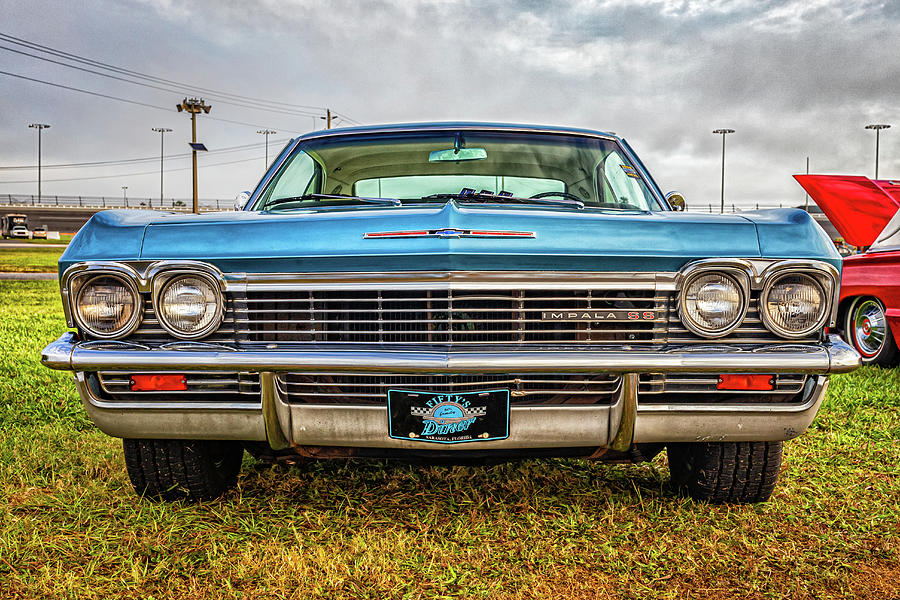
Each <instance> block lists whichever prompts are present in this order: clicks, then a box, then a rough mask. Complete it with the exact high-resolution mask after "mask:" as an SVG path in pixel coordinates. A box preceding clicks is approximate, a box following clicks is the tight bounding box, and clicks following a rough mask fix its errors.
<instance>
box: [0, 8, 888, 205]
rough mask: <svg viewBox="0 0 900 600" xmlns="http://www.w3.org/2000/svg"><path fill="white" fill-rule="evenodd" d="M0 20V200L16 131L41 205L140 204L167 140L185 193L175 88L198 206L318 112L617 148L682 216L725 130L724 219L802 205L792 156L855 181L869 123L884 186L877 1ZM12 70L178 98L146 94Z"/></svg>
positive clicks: (27, 187) (30, 188) (23, 12)
mask: <svg viewBox="0 0 900 600" xmlns="http://www.w3.org/2000/svg"><path fill="white" fill-rule="evenodd" d="M0 17H2V18H0V34H2V36H0V71H3V72H4V73H6V74H0V90H2V104H0V106H2V111H0V140H2V142H3V143H2V144H0V194H6V193H12V194H23V193H27V194H31V193H34V192H35V188H36V185H35V183H34V179H35V172H34V169H31V170H26V169H14V168H10V167H20V166H29V165H34V164H35V163H36V132H35V130H33V129H29V128H28V127H27V125H28V124H29V123H34V122H42V123H48V124H50V125H51V128H50V129H49V130H45V131H44V134H43V164H44V165H45V167H48V168H45V170H44V172H43V173H44V177H43V178H44V188H43V191H44V193H45V194H60V195H107V196H117V195H118V196H121V194H122V186H128V190H127V193H128V195H129V197H135V196H145V197H146V196H157V197H158V194H159V175H158V173H159V171H158V169H159V162H158V157H159V135H158V134H155V133H153V132H152V131H151V128H152V127H169V128H172V129H173V130H174V132H173V133H172V134H169V135H168V136H167V137H166V151H165V153H166V155H174V156H173V157H172V158H171V159H167V160H166V173H167V175H166V190H165V195H166V197H176V198H187V197H189V196H190V191H191V190H190V170H189V168H190V159H189V158H188V157H187V155H186V154H185V152H186V150H187V141H188V140H189V137H190V123H189V119H188V118H187V117H186V116H185V115H184V114H178V113H176V112H175V110H174V108H175V105H176V104H177V103H178V102H179V101H180V100H181V99H182V97H183V96H184V95H185V94H189V93H191V92H193V91H196V89H192V88H189V87H186V86H196V88H202V90H203V91H204V92H206V93H204V94H203V95H204V96H205V97H207V98H209V101H210V103H211V104H212V106H213V109H212V112H211V113H210V115H208V116H203V117H200V119H199V123H198V130H199V133H198V137H199V139H200V140H201V141H203V142H205V143H206V145H207V147H208V148H209V149H210V150H212V151H213V152H210V153H209V154H207V155H203V156H202V157H201V160H200V164H201V169H200V196H201V197H202V198H231V197H233V196H234V195H235V193H236V192H238V191H240V190H243V189H248V188H251V187H252V186H253V185H254V183H255V181H256V179H257V178H258V177H259V175H260V174H261V172H262V170H263V166H264V162H265V157H264V153H265V151H264V148H263V146H262V140H263V138H262V136H260V135H258V134H257V133H256V131H257V130H258V129H260V128H262V127H267V128H271V129H274V130H276V131H277V132H278V133H277V134H275V135H273V136H271V137H270V149H269V151H270V154H271V153H274V152H275V151H276V150H277V149H278V148H277V147H278V146H280V145H281V144H283V143H284V141H285V140H286V139H287V138H289V137H291V136H294V135H296V134H298V133H303V132H306V131H309V130H311V129H312V128H313V127H314V126H315V127H316V128H319V127H322V126H323V125H322V123H323V122H322V121H321V120H319V119H317V118H316V117H317V116H318V115H321V114H323V111H324V108H326V107H328V108H331V109H332V110H334V111H336V112H337V113H338V114H339V115H341V116H342V117H343V121H342V122H341V124H351V123H353V122H359V123H365V124H370V123H389V122H411V121H439V120H477V121H503V122H518V123H539V124H556V125H570V126H576V127H585V128H591V129H600V130H607V131H615V132H617V133H619V134H620V135H623V136H624V137H626V138H627V139H628V140H629V141H630V142H631V144H632V146H633V147H634V148H635V149H636V150H637V152H638V153H639V154H640V155H641V157H642V158H643V160H644V162H645V163H646V164H647V165H648V167H649V168H650V169H651V171H652V172H653V173H654V175H655V177H656V179H657V181H658V182H659V183H660V185H661V187H663V188H664V191H667V190H671V189H677V190H679V191H681V192H683V193H684V194H685V196H686V197H687V200H688V204H689V206H692V207H695V208H696V207H699V206H706V205H709V204H713V205H715V204H717V203H718V201H719V177H720V171H719V169H720V161H721V137H720V136H716V135H713V134H712V133H711V132H712V130H713V129H716V128H721V127H728V128H732V129H735V130H736V133H735V134H732V135H730V136H728V140H727V143H728V146H727V167H726V196H727V202H729V203H735V204H738V205H744V206H747V205H754V204H756V203H759V204H761V205H777V204H779V203H783V204H784V205H786V206H787V205H795V204H798V203H802V202H803V199H804V195H803V192H802V190H801V189H800V187H799V186H798V185H797V184H796V183H795V182H794V181H793V180H792V179H791V174H794V173H801V172H803V171H805V168H806V157H807V156H808V157H809V159H810V165H811V172H818V173H852V174H864V175H868V176H872V175H873V171H874V154H875V139H874V133H873V132H871V131H866V130H864V126H865V125H866V124H868V123H873V122H881V123H893V124H894V125H895V128H894V129H890V130H887V131H885V132H882V133H883V135H882V138H881V166H880V174H881V176H882V177H883V178H885V177H900V52H898V51H897V31H898V26H900V2H897V1H895V0H877V1H875V0H873V1H869V0H802V1H794V0H790V1H783V2H777V1H766V0H734V1H724V0H709V1H699V0H631V1H628V0H596V1H576V2H571V3H555V2H553V3H551V2H540V1H536V0H521V1H519V2H489V1H481V2H475V1H466V0H450V1H444V2H435V1H423V2H418V3H415V2H412V1H411V0H394V1H388V0H384V1H380V0H368V1H361V2H328V1H324V0H192V1H190V2H180V1H178V0H119V1H103V0H96V1H93V2H91V1H87V2H79V1H75V0H68V1H60V2H55V1H46V0H3V2H2V5H0ZM10 36H12V38H16V39H11V38H10ZM16 41H18V43H16ZM26 42H27V43H28V44H31V46H30V47H29V46H27V45H25V43H26ZM33 44H37V45H40V46H43V47H45V50H46V49H52V50H55V51H59V52H64V53H68V54H69V55H70V56H69V59H64V58H63V57H61V56H60V55H59V54H57V55H55V56H54V55H51V54H48V53H47V52H46V51H41V49H39V48H36V47H35V46H34V45H33ZM23 52H24V53H27V54H32V55H35V56H40V57H43V58H44V59H48V58H49V59H52V60H56V61H58V62H66V63H67V64H78V66H80V67H82V68H85V69H90V70H95V71H102V72H104V73H107V74H113V73H112V72H111V71H109V70H102V69H99V68H97V67H96V66H95V67H91V66H89V65H86V64H84V63H72V61H71V60H70V59H71V56H75V57H80V58H83V59H89V60H92V61H99V62H102V63H105V64H106V65H111V66H115V67H120V68H122V69H128V70H130V71H133V72H136V73H139V74H142V75H147V76H152V77H156V78H161V79H165V80H168V81H170V82H178V83H177V84H173V83H162V82H159V81H157V82H156V83H155V84H154V85H157V86H158V87H162V88H166V89H162V90H160V89H151V88H148V87H144V86H139V85H134V84H132V83H128V82H125V81H120V80H116V79H112V78H110V77H103V76H99V75H95V74H93V73H88V72H84V71H79V70H76V69H73V68H70V67H66V66H62V65H59V64H55V63H53V62H49V61H48V60H41V59H38V58H34V57H32V56H27V55H25V54H22V53H23ZM9 74H13V75H16V76H19V77H13V76H11V75H9ZM120 75H121V73H120ZM21 77H27V78H31V79H32V80H40V81H44V82H50V83H53V84H56V85H57V86H60V85H61V86H69V87H74V88H79V89H81V90H86V91H89V92H93V93H95V94H104V95H107V96H114V97H116V98H119V99H120V100H113V99H110V98H104V97H100V96H92V95H88V94H85V93H82V92H77V91H73V90H67V89H63V88H60V87H53V86H50V85H47V84H46V83H39V82H38V81H32V80H27V79H22V78H21ZM126 78H128V77H126ZM130 78H132V79H133V76H132V77H130ZM144 82H145V83H147V82H148V80H146V79H145V80H144ZM213 92H216V93H213ZM225 94H227V95H225ZM235 95H239V96H243V97H245V98H236V97H235ZM246 98H252V99H255V100H253V101H251V100H248V99H246ZM122 100H129V101H132V102H136V103H138V104H134V103H127V102H123V101H122ZM148 105H149V106H148ZM153 157H156V158H155V159H153ZM144 158H148V159H153V160H148V161H143V162H142V161H134V162H129V163H125V164H104V165H99V166H88V167H85V166H82V167H78V168H56V167H53V168H50V167H49V165H60V164H70V163H86V162H101V163H104V162H109V161H122V160H126V159H129V160H130V159H144Z"/></svg>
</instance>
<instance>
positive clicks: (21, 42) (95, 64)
mask: <svg viewBox="0 0 900 600" xmlns="http://www.w3.org/2000/svg"><path fill="white" fill-rule="evenodd" d="M0 39H3V40H5V41H7V42H10V43H13V44H16V45H18V46H24V47H26V48H29V49H31V50H37V51H39V52H44V53H46V54H50V55H52V56H57V57H59V58H64V59H67V60H70V61H73V62H78V63H81V64H87V65H90V66H93V67H99V68H102V69H105V70H109V71H113V72H115V73H119V74H122V75H130V76H133V77H137V78H139V79H144V80H146V81H153V82H155V83H162V84H168V85H174V86H177V87H180V88H184V89H187V90H191V91H193V92H199V93H200V94H201V95H206V96H213V95H215V96H223V97H230V98H232V99H238V100H243V101H247V102H254V103H257V104H262V105H264V106H263V107H268V106H270V105H272V104H278V105H280V106H283V107H287V108H294V109H312V110H317V111H319V112H324V110H325V107H322V106H312V105H308V104H293V103H289V102H279V101H275V100H266V99H263V98H254V97H252V96H243V95H240V94H233V93H230V92H223V91H220V90H213V89H210V88H203V87H198V86H195V85H191V84H186V83H182V82H178V81H173V80H171V79H165V78H163V77H156V76H154V75H148V74H146V73H141V72H140V71H134V70H132V69H126V68H123V67H117V66H115V65H111V64H109V63H104V62H101V61H98V60H94V59H91V58H87V57H84V56H80V55H78V54H73V53H71V52H65V51H63V50H57V49H55V48H51V47H49V46H44V45H41V44H38V43H36V42H31V41H29V40H25V39H22V38H18V37H15V36H12V35H9V34H6V33H2V32H0ZM220 101H221V100H220ZM348 120H350V119H348Z"/></svg>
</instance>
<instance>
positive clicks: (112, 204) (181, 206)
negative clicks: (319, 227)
mask: <svg viewBox="0 0 900 600" xmlns="http://www.w3.org/2000/svg"><path fill="white" fill-rule="evenodd" d="M199 202H200V210H201V211H216V210H233V209H234V200H219V199H209V198H206V199H204V198H201V199H200V201H199ZM0 206H9V207H34V208H53V207H57V206H58V207H61V208H92V209H104V208H147V209H154V210H176V211H185V212H190V210H191V209H192V207H193V200H191V199H189V198H188V199H179V198H164V199H163V200H162V202H160V199H159V198H137V197H135V198H120V197H117V196H56V195H53V196H51V195H47V194H45V195H43V196H41V198H40V200H38V197H37V196H35V195H33V194H31V195H29V194H0Z"/></svg>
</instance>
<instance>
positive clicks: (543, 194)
mask: <svg viewBox="0 0 900 600" xmlns="http://www.w3.org/2000/svg"><path fill="white" fill-rule="evenodd" d="M550 196H562V197H563V198H568V199H569V200H575V201H576V202H584V200H582V199H581V198H579V197H578V196H576V195H575V194H570V193H569V192H541V193H540V194H535V195H534V196H528V197H529V198H549V197H550Z"/></svg>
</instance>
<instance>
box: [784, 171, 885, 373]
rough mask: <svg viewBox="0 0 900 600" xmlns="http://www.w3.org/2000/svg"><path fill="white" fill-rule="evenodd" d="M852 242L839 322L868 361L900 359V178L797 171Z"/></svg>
mask: <svg viewBox="0 0 900 600" xmlns="http://www.w3.org/2000/svg"><path fill="white" fill-rule="evenodd" d="M795 178H796V179H797V181H799V182H800V185H802V186H803V187H804V188H805V189H806V191H807V192H809V195H810V197H812V199H813V200H815V201H816V204H818V205H819V206H820V207H821V208H822V210H823V211H824V212H825V214H826V215H828V218H829V220H830V221H831V222H832V223H833V224H834V226H835V227H836V228H837V230H838V231H839V232H840V233H841V235H842V236H844V240H845V241H846V242H847V243H849V244H852V245H855V246H860V247H863V248H866V251H865V252H864V253H862V254H853V255H849V256H847V257H845V258H844V269H843V274H842V276H841V297H840V304H839V306H838V327H840V328H841V330H842V332H843V335H844V337H845V339H847V341H849V342H850V343H852V344H853V346H854V347H855V348H856V350H857V351H858V352H859V353H860V355H862V360H863V362H864V363H867V364H873V365H885V366H888V365H894V364H896V363H897V361H898V359H900V350H898V346H897V340H898V339H900V181H895V180H890V179H883V180H871V179H869V178H867V177H862V176H854V175H795Z"/></svg>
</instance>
